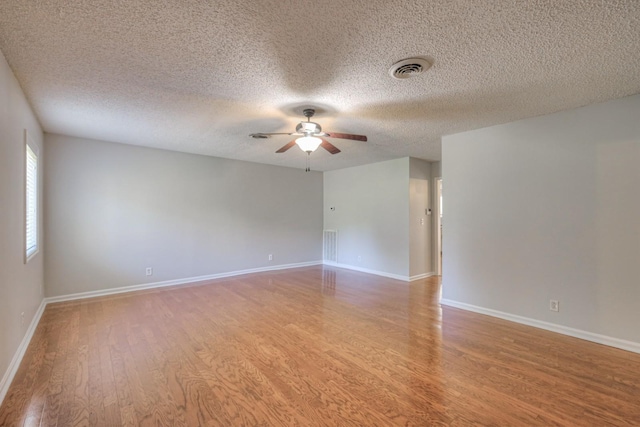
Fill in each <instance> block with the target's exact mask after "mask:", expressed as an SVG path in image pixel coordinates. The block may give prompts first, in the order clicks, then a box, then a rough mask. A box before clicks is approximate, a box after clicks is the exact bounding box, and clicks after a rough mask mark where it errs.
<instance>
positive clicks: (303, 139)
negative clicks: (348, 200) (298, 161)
mask: <svg viewBox="0 0 640 427" xmlns="http://www.w3.org/2000/svg"><path fill="white" fill-rule="evenodd" d="M315 113H316V110H314V109H313V108H306V109H305V110H303V111H302V114H304V116H305V117H306V118H307V121H306V122H305V121H302V122H300V123H298V126H296V131H295V132H291V133H286V132H285V133H252V134H251V135H249V136H251V137H252V138H257V139H263V138H269V137H270V136H272V135H298V136H299V137H300V138H296V139H294V140H293V141H291V142H289V143H287V144H285V145H284V146H282V147H281V148H280V149H279V150H278V151H276V153H284V152H285V151H287V150H288V149H289V148H291V147H293V146H294V145H296V144H298V147H300V149H301V150H302V151H304V152H306V153H307V154H311V153H312V152H314V151H316V150H317V148H318V147H322V148H324V149H325V150H327V151H328V152H329V153H331V154H338V153H339V152H340V150H339V149H338V147H336V146H335V145H333V144H332V143H330V142H329V141H327V140H326V139H324V138H322V137H327V138H340V139H352V140H354V141H366V140H367V137H366V136H364V135H352V134H349V133H336V132H323V131H322V128H321V127H320V125H319V124H317V123H314V122H312V121H311V117H313V115H314V114H315Z"/></svg>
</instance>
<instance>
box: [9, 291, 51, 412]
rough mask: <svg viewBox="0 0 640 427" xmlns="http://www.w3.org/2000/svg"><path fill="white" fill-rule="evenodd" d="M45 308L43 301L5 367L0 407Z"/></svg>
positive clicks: (45, 304)
mask: <svg viewBox="0 0 640 427" xmlns="http://www.w3.org/2000/svg"><path fill="white" fill-rule="evenodd" d="M46 306H47V303H46V301H45V300H44V299H43V300H42V302H40V307H38V310H37V311H36V314H35V315H34V316H33V319H32V320H31V324H30V325H29V329H27V332H26V333H25V334H24V337H23V338H22V341H21V342H20V345H19V346H18V349H17V350H16V352H15V354H14V355H13V359H11V363H9V366H8V367H7V370H6V371H5V373H4V376H3V377H2V380H0V405H2V402H3V401H4V398H5V396H6V395H7V392H8V391H9V386H10V385H11V382H12V381H13V377H15V376H16V373H17V372H18V368H19V367H20V363H22V358H23V357H24V354H25V352H26V351H27V347H29V343H30V342H31V338H32V337H33V334H34V332H35V331H36V328H37V327H38V323H39V322H40V318H41V317H42V313H44V308H45V307H46Z"/></svg>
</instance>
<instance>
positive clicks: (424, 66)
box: [389, 58, 431, 79]
mask: <svg viewBox="0 0 640 427" xmlns="http://www.w3.org/2000/svg"><path fill="white" fill-rule="evenodd" d="M430 67H431V63H430V62H429V61H427V60H426V59H422V58H407V59H403V60H402V61H398V62H396V63H395V64H393V65H392V66H391V68H389V75H390V76H391V77H393V78H394V79H408V78H409V77H415V76H417V75H419V74H422V73H424V72H425V71H427V70H428V69H429V68H430Z"/></svg>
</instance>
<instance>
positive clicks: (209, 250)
mask: <svg viewBox="0 0 640 427" xmlns="http://www.w3.org/2000/svg"><path fill="white" fill-rule="evenodd" d="M45 146H46V149H47V159H46V171H45V192H46V200H45V203H46V220H45V227H46V230H47V234H46V240H45V248H47V251H48V256H47V258H46V263H45V279H46V286H47V295H48V296H59V295H67V294H72V293H77V292H87V291H94V290H103V289H110V288H117V287H122V286H130V285H140V284H144V283H148V282H159V281H165V280H174V279H184V278H190V277H197V276H205V275H212V274H218V273H225V272H233V271H239V270H245V269H251V268H261V267H269V266H275V265H283V264H291V263H301V262H312V261H320V260H321V259H322V174H321V173H319V172H308V173H307V172H304V170H301V169H291V168H283V167H276V166H268V165H260V164H256V163H249V162H240V161H234V160H226V159H220V158H213V157H206V156H197V155H190V154H183V153H177V152H170V151H163V150H156V149H150V148H143V147H135V146H128V145H121V144H113V143H108V142H100V141H93V140H84V139H77V138H71V137H67V136H60V135H49V134H46V136H45ZM268 254H273V261H271V262H270V261H268ZM146 267H152V268H153V276H151V277H147V276H145V268H146Z"/></svg>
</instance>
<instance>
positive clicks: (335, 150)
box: [320, 138, 340, 154]
mask: <svg viewBox="0 0 640 427" xmlns="http://www.w3.org/2000/svg"><path fill="white" fill-rule="evenodd" d="M320 139H322V138H320ZM320 146H321V147H322V148H324V149H325V150H327V151H328V152H330V153H331V154H338V153H339V152H340V150H339V149H338V147H336V146H335V145H333V144H332V143H330V142H329V141H327V140H326V139H322V142H321V143H320Z"/></svg>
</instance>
